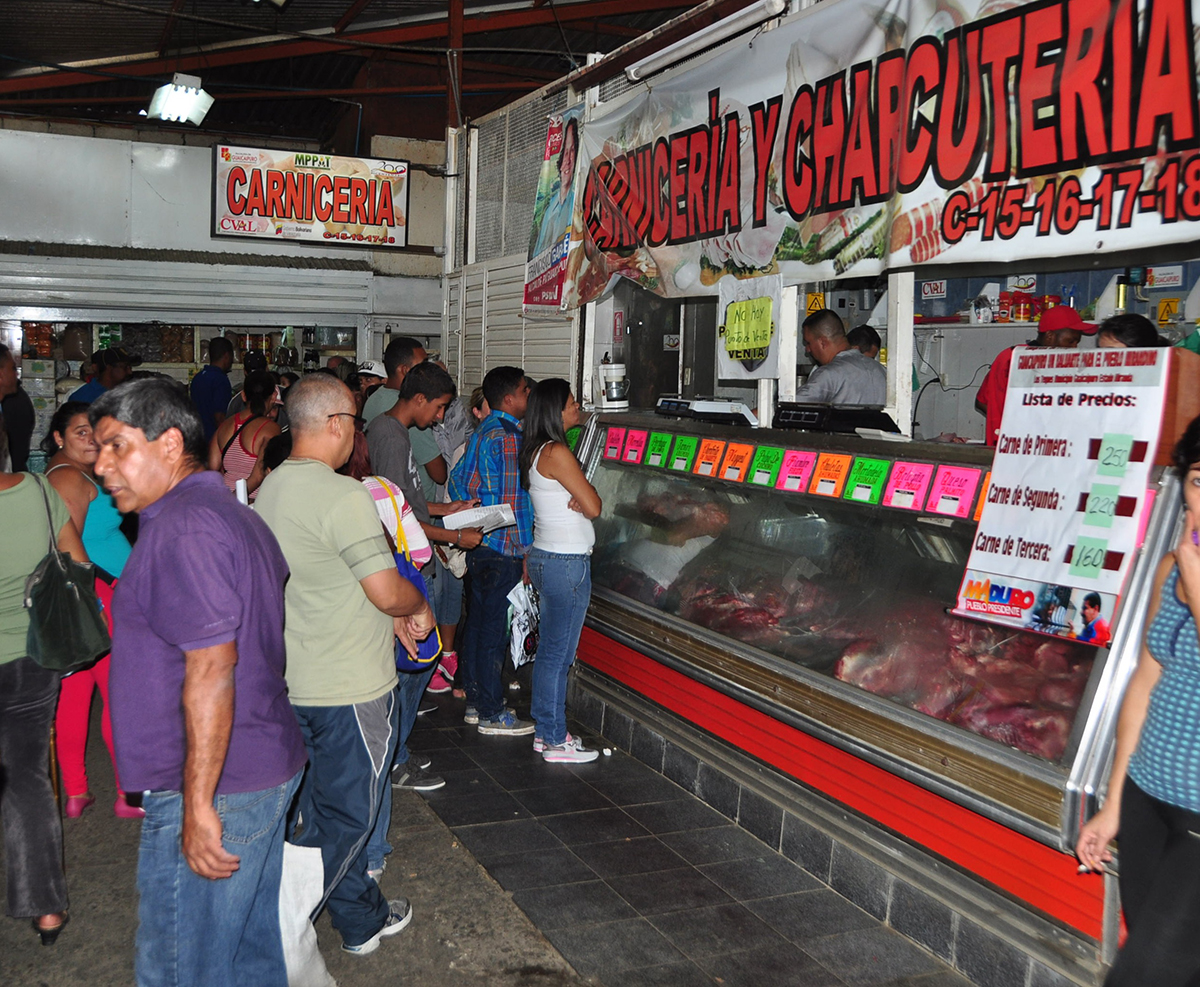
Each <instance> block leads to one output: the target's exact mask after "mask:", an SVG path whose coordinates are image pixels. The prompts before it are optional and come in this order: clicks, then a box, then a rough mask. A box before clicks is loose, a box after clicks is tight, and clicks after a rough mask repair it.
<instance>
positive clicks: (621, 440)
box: [604, 428, 625, 459]
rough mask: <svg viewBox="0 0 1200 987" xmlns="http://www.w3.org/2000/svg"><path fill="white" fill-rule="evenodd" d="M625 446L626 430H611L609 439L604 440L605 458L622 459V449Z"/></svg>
mask: <svg viewBox="0 0 1200 987" xmlns="http://www.w3.org/2000/svg"><path fill="white" fill-rule="evenodd" d="M624 445H625V429H623V428H610V429H609V430H608V438H606V439H605V440H604V458H605V459H620V458H621V448H622V447H623V446H624Z"/></svg>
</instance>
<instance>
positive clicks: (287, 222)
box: [212, 144, 408, 250]
mask: <svg viewBox="0 0 1200 987" xmlns="http://www.w3.org/2000/svg"><path fill="white" fill-rule="evenodd" d="M212 235H213V236H225V237H236V238H240V239H245V238H251V239H278V240H303V241H305V242H308V243H324V244H328V245H331V246H337V247H370V248H371V249H373V250H387V249H391V248H398V247H404V246H407V244H408V162H407V161H390V160H386V159H382V158H346V157H339V156H338V155H335V154H310V153H309V152H307V151H294V152H293V151H269V150H261V149H257V148H252V147H233V146H231V145H228V144H218V145H217V146H216V147H215V148H214V149H213V226H212Z"/></svg>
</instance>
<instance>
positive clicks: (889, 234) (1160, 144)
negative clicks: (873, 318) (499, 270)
mask: <svg viewBox="0 0 1200 987" xmlns="http://www.w3.org/2000/svg"><path fill="white" fill-rule="evenodd" d="M1198 11H1200V0H1154V2H1153V3H1149V2H1147V3H1138V2H1137V0H1034V2H1020V0H889V2H886V3H878V2H876V0H839V2H837V3H821V4H816V5H814V6H812V7H810V8H809V9H807V10H803V11H800V12H798V13H796V14H794V15H792V16H790V17H788V18H786V19H784V20H783V21H782V23H780V24H779V26H778V27H776V28H775V29H773V30H770V31H764V32H756V33H753V34H751V35H749V36H748V37H747V40H745V41H742V42H740V43H737V44H734V45H732V46H731V47H728V48H726V49H725V50H723V51H722V52H721V53H720V54H719V55H716V56H714V57H712V58H709V59H706V60H704V61H703V62H701V63H699V64H698V65H697V66H696V67H695V68H694V69H691V70H682V71H680V72H679V73H678V74H676V75H674V76H673V77H671V78H668V79H663V80H661V81H658V80H656V78H654V77H652V78H651V80H650V83H649V91H648V92H645V93H643V94H641V95H639V96H636V97H634V98H633V99H631V100H629V101H627V102H625V103H623V104H622V105H621V106H619V107H618V108H617V109H615V110H614V111H613V112H612V113H609V114H607V115H605V116H603V117H599V118H597V119H594V120H591V121H589V122H587V123H586V124H584V125H583V127H582V143H581V152H580V167H581V171H583V172H584V175H583V178H582V187H581V189H580V191H579V193H578V195H579V197H580V199H581V202H580V206H579V217H580V219H579V221H580V226H579V229H578V233H579V239H578V242H572V245H571V257H570V261H569V270H568V283H569V290H570V297H569V299H568V303H569V304H570V305H578V304H581V303H583V302H587V301H590V300H592V299H593V298H595V297H597V296H598V295H599V294H600V293H601V292H602V291H603V290H604V289H605V287H606V285H607V284H608V282H609V281H610V279H611V278H613V277H616V276H622V277H627V278H630V279H632V280H634V281H636V282H637V283H638V284H640V285H641V286H642V287H644V288H646V289H648V290H650V291H654V292H656V293H658V294H660V295H664V296H681V295H694V294H704V293H710V294H715V293H716V289H715V285H716V283H717V282H718V281H719V280H720V279H721V278H723V277H727V276H731V277H734V278H753V277H758V276H761V275H773V274H781V275H783V276H784V277H785V278H787V279H789V280H791V281H793V282H796V281H804V282H815V281H825V280H830V279H835V278H839V277H860V276H875V275H878V274H880V273H881V272H882V271H884V270H885V269H887V268H889V267H909V266H913V265H917V266H919V265H922V264H927V263H931V262H932V263H936V264H938V265H945V264H956V263H978V262H986V263H997V262H1005V261H1017V260H1020V261H1023V262H1028V261H1031V260H1034V259H1036V258H1039V257H1059V256H1062V255H1063V254H1090V253H1093V252H1096V251H1101V252H1103V251H1107V250H1113V249H1121V250H1129V249H1135V248H1137V247H1141V246H1151V245H1153V246H1161V245H1162V244H1164V243H1169V242H1187V241H1191V240H1193V239H1194V238H1195V230H1194V228H1193V227H1192V224H1191V222H1185V220H1197V219H1200V121H1198V114H1197V104H1198V101H1197V81H1196V59H1195V57H1194V55H1193V50H1192V46H1193V31H1194V28H1195V26H1196V22H1197V12H1198Z"/></svg>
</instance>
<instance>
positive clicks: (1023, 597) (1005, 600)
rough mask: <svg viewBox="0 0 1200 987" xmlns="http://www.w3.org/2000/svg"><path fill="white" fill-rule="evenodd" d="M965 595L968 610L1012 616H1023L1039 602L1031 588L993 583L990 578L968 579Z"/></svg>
mask: <svg viewBox="0 0 1200 987" xmlns="http://www.w3.org/2000/svg"><path fill="white" fill-rule="evenodd" d="M963 597H964V599H965V601H966V608H967V609H968V610H978V611H982V612H985V613H1001V614H1005V615H1007V616H1010V617H1020V616H1023V615H1024V613H1025V611H1026V610H1030V609H1032V608H1033V605H1034V603H1035V602H1037V597H1036V596H1035V595H1034V594H1033V593H1031V592H1029V590H1025V589H1018V588H1016V587H1015V586H1004V585H1003V584H1001V583H993V582H992V581H991V580H990V579H985V580H983V581H982V582H981V581H979V580H975V579H968V580H967V585H966V588H965V590H964V592H963Z"/></svg>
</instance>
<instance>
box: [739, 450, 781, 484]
mask: <svg viewBox="0 0 1200 987" xmlns="http://www.w3.org/2000/svg"><path fill="white" fill-rule="evenodd" d="M782 465H783V450H782V449H780V448H778V447H777V446H759V447H758V452H756V453H755V454H754V460H753V461H752V462H751V463H750V472H749V473H748V474H747V475H746V482H747V483H757V484H758V485H759V486H761V487H773V486H775V481H776V480H777V479H778V478H779V467H780V466H782Z"/></svg>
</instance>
